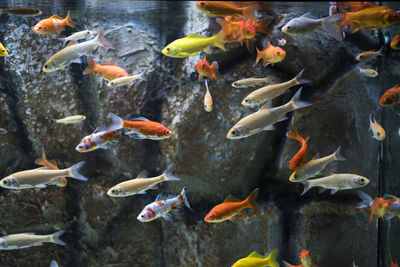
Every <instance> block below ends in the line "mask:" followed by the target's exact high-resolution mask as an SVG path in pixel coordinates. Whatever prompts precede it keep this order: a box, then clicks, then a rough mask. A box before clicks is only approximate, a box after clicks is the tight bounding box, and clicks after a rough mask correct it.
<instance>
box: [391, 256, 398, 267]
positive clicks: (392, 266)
mask: <svg viewBox="0 0 400 267" xmlns="http://www.w3.org/2000/svg"><path fill="white" fill-rule="evenodd" d="M390 267H399V263H398V262H396V263H394V262H393V260H392V258H390Z"/></svg>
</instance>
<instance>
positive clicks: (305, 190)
mask: <svg viewBox="0 0 400 267" xmlns="http://www.w3.org/2000/svg"><path fill="white" fill-rule="evenodd" d="M300 183H302V184H303V185H304V190H303V193H301V194H300V196H302V195H304V194H305V193H306V192H307V191H308V190H310V188H311V187H310V182H309V181H307V180H303V181H300Z"/></svg>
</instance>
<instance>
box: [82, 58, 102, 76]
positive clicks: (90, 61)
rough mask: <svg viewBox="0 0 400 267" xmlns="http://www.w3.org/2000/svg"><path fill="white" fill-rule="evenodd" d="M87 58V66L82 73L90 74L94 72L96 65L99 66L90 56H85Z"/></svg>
mask: <svg viewBox="0 0 400 267" xmlns="http://www.w3.org/2000/svg"><path fill="white" fill-rule="evenodd" d="M87 59H88V66H87V68H86V69H85V71H84V72H83V73H84V74H90V73H93V72H96V69H97V67H98V66H99V65H98V64H97V63H96V62H95V61H94V60H93V58H91V57H87Z"/></svg>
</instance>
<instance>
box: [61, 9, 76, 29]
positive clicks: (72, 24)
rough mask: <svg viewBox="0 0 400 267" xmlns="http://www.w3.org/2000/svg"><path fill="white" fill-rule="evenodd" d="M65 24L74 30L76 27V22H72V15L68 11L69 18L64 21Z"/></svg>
mask: <svg viewBox="0 0 400 267" xmlns="http://www.w3.org/2000/svg"><path fill="white" fill-rule="evenodd" d="M64 24H65V25H67V26H70V27H72V28H73V27H75V25H74V22H73V21H72V19H71V17H70V15H69V11H68V14H67V16H66V17H65V19H64Z"/></svg>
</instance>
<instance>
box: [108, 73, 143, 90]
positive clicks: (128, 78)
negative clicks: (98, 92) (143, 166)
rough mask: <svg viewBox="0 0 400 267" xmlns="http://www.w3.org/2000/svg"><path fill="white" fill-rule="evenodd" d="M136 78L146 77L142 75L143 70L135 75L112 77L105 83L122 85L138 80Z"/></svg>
mask: <svg viewBox="0 0 400 267" xmlns="http://www.w3.org/2000/svg"><path fill="white" fill-rule="evenodd" d="M138 79H140V80H146V77H145V76H144V72H142V73H140V74H137V75H132V76H124V77H120V78H117V79H114V80H112V81H109V82H108V83H107V85H108V87H119V86H122V85H126V84H130V83H131V82H133V81H135V80H138Z"/></svg>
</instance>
